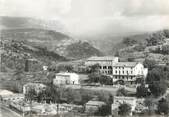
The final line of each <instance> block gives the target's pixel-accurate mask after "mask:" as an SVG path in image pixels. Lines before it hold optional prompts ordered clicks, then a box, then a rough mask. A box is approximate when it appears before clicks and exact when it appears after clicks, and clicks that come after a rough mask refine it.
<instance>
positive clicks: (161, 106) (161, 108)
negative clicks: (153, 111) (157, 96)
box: [158, 98, 169, 114]
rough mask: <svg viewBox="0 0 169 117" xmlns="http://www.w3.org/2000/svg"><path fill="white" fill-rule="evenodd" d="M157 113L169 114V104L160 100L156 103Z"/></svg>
mask: <svg viewBox="0 0 169 117" xmlns="http://www.w3.org/2000/svg"><path fill="white" fill-rule="evenodd" d="M158 112H159V113H160V114H161V113H164V114H168V113H169V103H168V102H167V100H165V99H163V98H162V99H161V100H159V102H158Z"/></svg>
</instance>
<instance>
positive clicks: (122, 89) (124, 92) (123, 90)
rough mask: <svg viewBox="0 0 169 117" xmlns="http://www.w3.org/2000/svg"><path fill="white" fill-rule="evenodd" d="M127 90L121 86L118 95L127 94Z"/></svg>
mask: <svg viewBox="0 0 169 117" xmlns="http://www.w3.org/2000/svg"><path fill="white" fill-rule="evenodd" d="M127 94H128V93H127V90H126V89H125V88H120V89H118V90H117V92H116V96H127Z"/></svg>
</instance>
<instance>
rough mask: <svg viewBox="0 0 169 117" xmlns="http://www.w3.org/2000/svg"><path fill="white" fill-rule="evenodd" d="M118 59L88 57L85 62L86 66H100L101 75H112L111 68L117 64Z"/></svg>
mask: <svg viewBox="0 0 169 117" xmlns="http://www.w3.org/2000/svg"><path fill="white" fill-rule="evenodd" d="M118 61H119V59H118V57H112V56H106V57H90V58H88V59H87V60H86V61H85V65H86V66H91V65H95V64H99V65H100V72H101V73H102V74H112V72H113V71H112V66H113V65H114V64H115V63H118Z"/></svg>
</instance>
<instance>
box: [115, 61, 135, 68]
mask: <svg viewBox="0 0 169 117" xmlns="http://www.w3.org/2000/svg"><path fill="white" fill-rule="evenodd" d="M137 64H138V62H118V63H115V64H114V67H135V66H136V65H137Z"/></svg>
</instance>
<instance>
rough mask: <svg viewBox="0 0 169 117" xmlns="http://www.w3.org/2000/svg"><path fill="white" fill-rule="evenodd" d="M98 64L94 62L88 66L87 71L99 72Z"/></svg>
mask: <svg viewBox="0 0 169 117" xmlns="http://www.w3.org/2000/svg"><path fill="white" fill-rule="evenodd" d="M99 69H100V65H99V64H94V65H91V66H89V73H99Z"/></svg>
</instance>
